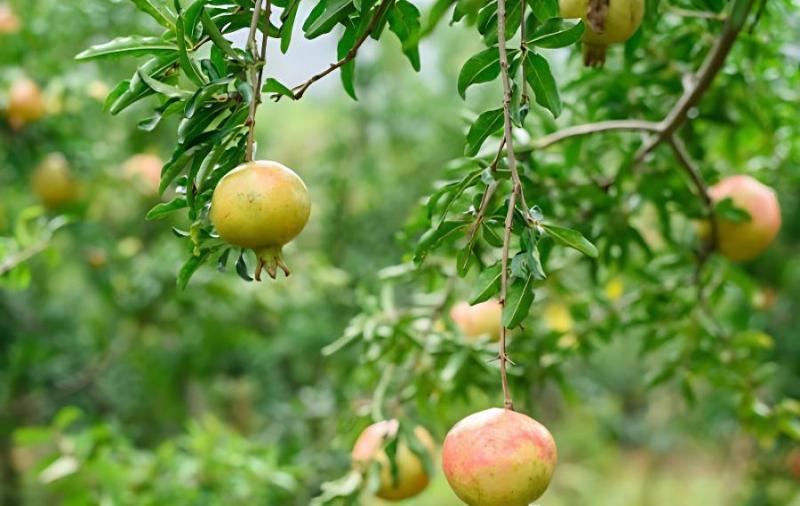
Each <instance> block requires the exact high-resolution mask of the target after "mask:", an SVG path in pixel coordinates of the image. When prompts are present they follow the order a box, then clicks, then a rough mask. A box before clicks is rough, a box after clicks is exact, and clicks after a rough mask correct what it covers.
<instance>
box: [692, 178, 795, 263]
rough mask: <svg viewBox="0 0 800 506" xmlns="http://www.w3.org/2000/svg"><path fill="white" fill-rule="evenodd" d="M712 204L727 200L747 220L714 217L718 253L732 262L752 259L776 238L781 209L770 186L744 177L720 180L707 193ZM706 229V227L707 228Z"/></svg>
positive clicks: (779, 225)
mask: <svg viewBox="0 0 800 506" xmlns="http://www.w3.org/2000/svg"><path fill="white" fill-rule="evenodd" d="M708 193H709V196H710V197H711V199H712V200H713V201H714V202H721V201H723V200H725V199H728V198H730V199H731V200H732V201H733V205H734V206H735V207H737V208H739V209H743V210H745V211H747V213H748V214H749V215H750V219H749V220H747V219H745V220H742V221H734V220H732V219H729V218H726V217H724V216H719V215H718V216H717V218H716V220H717V250H718V251H719V252H720V253H722V254H723V255H725V256H726V257H728V258H730V259H731V260H752V259H753V258H755V257H757V256H758V255H760V254H761V253H762V252H763V251H764V250H765V249H767V246H769V245H770V243H771V242H772V241H773V239H775V236H776V235H778V230H779V229H780V228H781V209H780V205H779V204H778V198H777V197H776V196H775V192H774V191H773V190H772V188H770V187H769V186H766V185H764V184H762V183H760V182H759V181H757V180H755V179H753V178H752V177H750V176H746V175H737V176H731V177H727V178H725V179H723V180H722V181H720V182H719V183H717V184H715V185H714V186H712V187H711V188H709V190H708ZM706 228H708V227H706Z"/></svg>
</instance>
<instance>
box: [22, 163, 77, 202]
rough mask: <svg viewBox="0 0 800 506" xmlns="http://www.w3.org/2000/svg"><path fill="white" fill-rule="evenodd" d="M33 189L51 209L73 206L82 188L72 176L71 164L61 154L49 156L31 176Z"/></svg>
mask: <svg viewBox="0 0 800 506" xmlns="http://www.w3.org/2000/svg"><path fill="white" fill-rule="evenodd" d="M31 187H32V189H33V192H34V193H35V194H36V196H37V197H39V200H41V201H42V203H43V204H44V205H45V206H46V207H48V208H50V209H57V208H59V207H62V206H65V205H67V204H71V203H73V202H75V201H76V200H78V197H79V194H80V186H79V185H78V182H77V181H75V179H74V178H73V176H72V172H71V170H70V168H69V164H68V163H67V160H66V159H65V158H64V156H63V155H61V154H60V153H52V154H50V155H48V156H47V157H46V158H45V159H44V160H43V161H42V163H40V164H39V166H38V167H36V170H35V171H34V172H33V175H32V176H31Z"/></svg>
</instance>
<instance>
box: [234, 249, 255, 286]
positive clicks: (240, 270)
mask: <svg viewBox="0 0 800 506" xmlns="http://www.w3.org/2000/svg"><path fill="white" fill-rule="evenodd" d="M236 274H238V275H239V277H240V278H242V279H243V280H245V281H247V282H250V281H253V278H252V276H250V273H249V272H248V271H247V262H246V261H245V259H244V250H242V252H241V253H239V258H238V259H237V260H236Z"/></svg>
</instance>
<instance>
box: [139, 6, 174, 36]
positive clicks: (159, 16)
mask: <svg viewBox="0 0 800 506" xmlns="http://www.w3.org/2000/svg"><path fill="white" fill-rule="evenodd" d="M132 1H133V4H134V5H135V6H136V8H137V9H139V10H140V11H142V12H145V13H147V14H149V15H150V17H152V18H153V19H155V20H156V22H158V24H160V25H161V26H163V27H165V28H168V29H170V30H174V29H175V14H174V13H173V12H172V11H170V10H169V9H168V8H167V6H166V5H163V3H162V2H160V1H159V0H132Z"/></svg>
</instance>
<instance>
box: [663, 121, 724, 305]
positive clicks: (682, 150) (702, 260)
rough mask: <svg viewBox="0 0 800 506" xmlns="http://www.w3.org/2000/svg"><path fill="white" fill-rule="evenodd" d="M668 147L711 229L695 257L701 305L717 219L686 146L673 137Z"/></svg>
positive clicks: (698, 294) (715, 235)
mask: <svg viewBox="0 0 800 506" xmlns="http://www.w3.org/2000/svg"><path fill="white" fill-rule="evenodd" d="M669 145H670V147H672V151H673V152H674V153H675V158H676V159H677V160H678V161H679V162H680V164H681V165H682V166H683V168H684V169H685V170H686V173H687V174H688V175H689V178H690V179H691V180H692V184H694V187H695V190H696V191H697V194H698V196H699V197H700V199H701V200H702V201H703V206H704V207H705V215H706V220H708V223H709V227H710V229H711V233H710V236H709V238H708V239H707V240H706V241H705V242H704V243H703V246H702V247H701V249H700V252H699V253H698V255H697V267H696V268H695V272H694V277H693V281H694V283H695V285H696V286H697V298H698V300H699V301H700V303H701V304H705V293H704V290H703V284H702V279H701V276H702V274H703V268H704V267H705V265H706V262H708V259H709V258H710V257H711V253H713V252H714V250H715V249H716V247H717V234H718V231H717V219H716V216H715V215H714V201H713V200H712V199H711V195H709V193H708V185H707V184H706V182H705V180H704V179H703V175H702V174H701V173H700V169H699V168H698V167H697V165H696V164H695V163H694V161H693V160H692V158H691V156H690V155H689V152H688V151H687V150H686V146H685V145H684V144H683V141H681V140H680V138H678V137H677V136H674V135H673V136H672V137H670V138H669Z"/></svg>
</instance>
